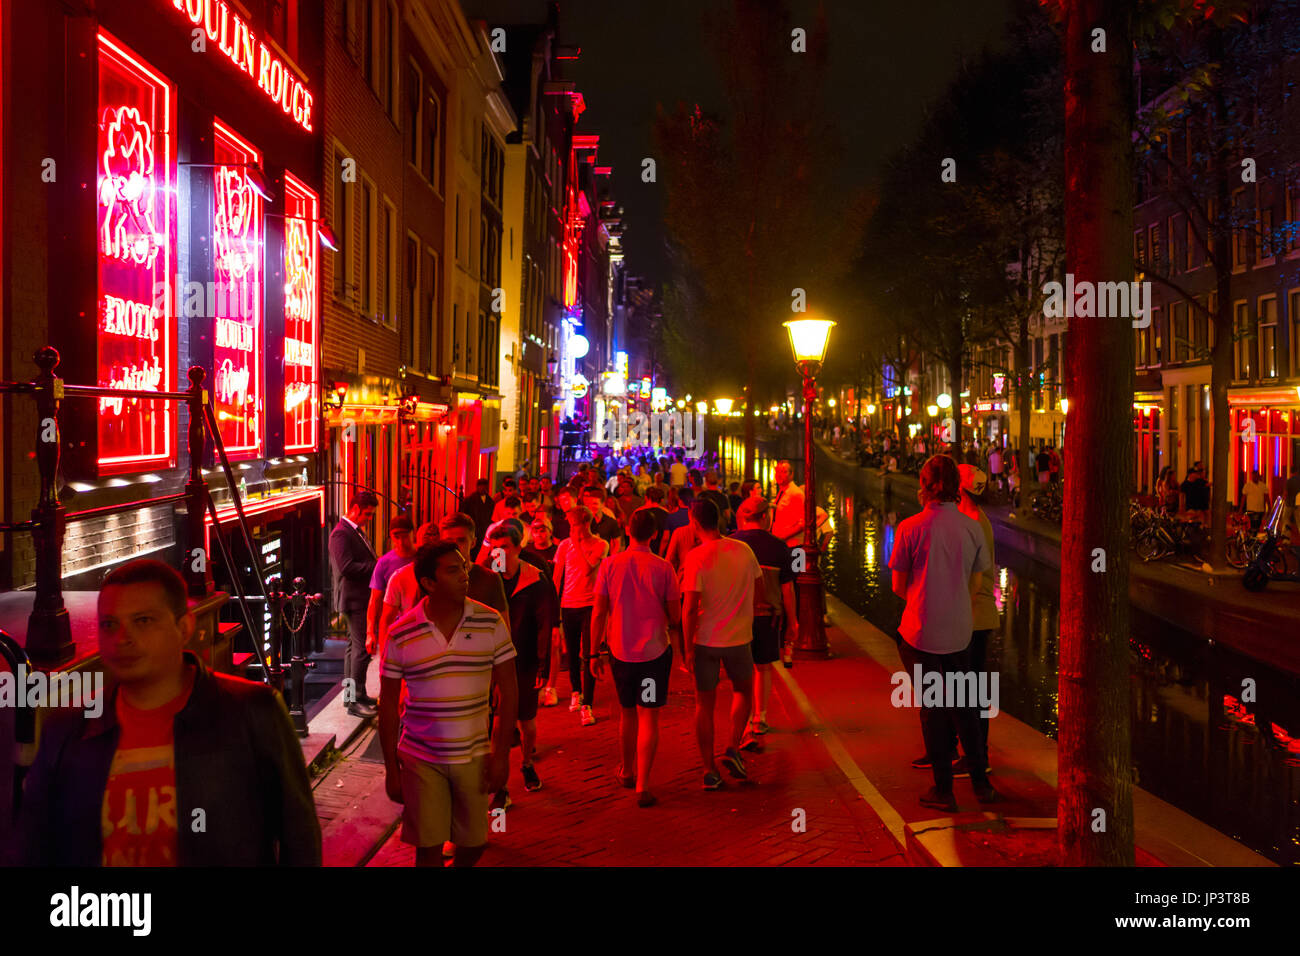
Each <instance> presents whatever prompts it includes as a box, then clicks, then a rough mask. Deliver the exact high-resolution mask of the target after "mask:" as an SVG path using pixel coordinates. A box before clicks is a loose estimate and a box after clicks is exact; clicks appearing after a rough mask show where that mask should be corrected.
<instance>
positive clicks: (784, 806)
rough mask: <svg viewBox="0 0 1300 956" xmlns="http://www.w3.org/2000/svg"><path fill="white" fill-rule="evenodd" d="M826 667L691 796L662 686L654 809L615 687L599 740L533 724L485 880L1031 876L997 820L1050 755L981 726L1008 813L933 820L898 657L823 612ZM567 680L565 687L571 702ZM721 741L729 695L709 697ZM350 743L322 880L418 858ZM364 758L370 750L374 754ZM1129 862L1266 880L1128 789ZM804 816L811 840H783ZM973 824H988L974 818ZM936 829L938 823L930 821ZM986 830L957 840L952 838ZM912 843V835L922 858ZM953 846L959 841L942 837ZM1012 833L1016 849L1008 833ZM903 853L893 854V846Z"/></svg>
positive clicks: (683, 698) (1050, 806) (1027, 738)
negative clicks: (690, 873) (699, 874)
mask: <svg viewBox="0 0 1300 956" xmlns="http://www.w3.org/2000/svg"><path fill="white" fill-rule="evenodd" d="M830 603H831V605H832V613H833V615H834V617H835V620H836V622H837V626H836V627H834V628H832V629H831V630H830V639H831V646H832V649H833V651H834V653H835V656H834V657H833V658H831V659H830V660H824V661H803V660H801V661H799V662H798V663H797V664H796V666H795V667H794V669H793V670H790V671H782V670H779V669H778V672H777V679H776V680H775V682H774V692H773V699H772V704H771V707H770V708H769V713H768V722H769V723H770V724H771V726H772V732H771V733H770V734H768V735H767V737H766V745H767V752H766V753H764V754H761V755H755V756H752V757H750V758H749V759H748V761H747V762H748V765H749V768H750V775H751V782H749V783H745V784H738V783H736V782H734V781H731V780H730V779H728V781H727V788H726V789H725V790H722V791H719V792H708V791H705V790H703V789H702V788H701V786H700V783H701V778H702V770H701V767H700V766H699V758H698V756H697V753H696V747H695V741H694V732H693V700H692V696H691V694H690V692H689V685H688V681H689V678H688V677H687V676H686V675H685V674H683V673H682V672H681V671H680V670H675V671H674V673H673V688H672V690H671V694H670V700H669V703H668V704H667V706H666V707H665V708H664V712H663V723H662V729H661V739H660V748H659V758H658V760H657V762H656V766H655V781H654V786H653V788H652V789H653V790H654V792H655V794H656V795H657V796H658V797H659V801H660V802H659V804H658V805H657V806H655V807H651V808H647V809H641V808H639V807H638V806H636V803H635V798H634V796H633V794H632V792H631V791H629V790H624V789H622V788H621V787H620V785H619V784H618V782H617V780H616V779H615V777H614V770H615V768H616V766H617V764H618V757H617V745H616V735H617V727H618V723H617V719H616V718H615V719H611V717H610V703H611V699H612V694H613V687H612V685H611V684H610V683H609V682H608V681H605V682H602V683H601V684H600V685H598V689H597V705H596V713H597V717H598V718H599V722H598V723H597V724H596V726H594V727H582V726H581V725H580V724H579V721H578V715H577V714H576V713H570V712H569V710H568V706H567V700H566V701H565V703H563V704H561V706H559V707H553V708H542V709H541V710H540V711H539V714H538V725H539V736H540V751H541V752H540V756H539V759H538V761H537V769H538V772H539V773H540V774H541V776H542V780H543V783H544V787H543V789H542V790H540V791H538V792H536V793H528V792H526V791H525V790H524V789H523V785H522V781H521V780H520V778H519V775H518V763H517V760H518V756H517V752H516V754H515V755H514V757H515V761H516V762H515V763H514V765H513V766H512V777H511V780H510V793H511V797H512V798H513V800H514V803H513V804H512V806H511V807H510V809H509V810H508V811H507V812H506V816H505V832H504V833H493V834H491V835H490V837H489V850H488V852H487V853H485V854H484V856H483V859H482V862H481V863H480V865H482V866H538V865H541V866H546V865H550V866H571V865H572V866H602V865H606V866H607V865H622V866H638V865H640V866H672V865H691V866H726V865H732V866H745V865H749V866H774V865H783V864H789V865H795V866H802V865H844V866H864V865H865V866H872V865H875V866H899V865H907V863H908V862H913V863H916V862H922V861H926V862H936V861H938V862H942V863H943V864H944V865H953V864H961V865H999V864H1008V863H1009V864H1015V863H1031V864H1041V863H1045V862H1048V861H1047V860H1045V859H1043V858H1042V857H1041V854H1042V853H1043V852H1044V850H1045V848H1047V847H1050V844H1051V843H1052V842H1053V840H1052V837H1051V836H1050V831H1048V832H1044V831H1042V830H1039V831H1038V832H1037V833H1036V834H1034V833H1031V832H1030V831H1027V830H1025V829H1019V830H1017V831H1015V833H1009V832H1007V831H1006V828H1005V827H1004V826H1002V824H1001V822H1000V821H997V820H995V819H994V818H995V817H1001V818H1004V819H1007V820H1011V821H1015V822H1017V825H1029V821H1031V820H1039V821H1042V820H1044V819H1050V818H1052V817H1054V816H1055V812H1056V795H1055V778H1056V749H1055V744H1054V743H1053V741H1051V740H1050V739H1048V738H1046V737H1043V736H1042V735H1041V734H1039V733H1037V732H1036V731H1034V730H1033V729H1032V728H1029V727H1027V726H1025V725H1024V724H1022V723H1020V722H1019V721H1016V720H1015V719H1014V718H1011V717H1009V716H1007V715H1005V714H1002V715H999V716H998V717H996V718H995V719H994V720H993V723H992V728H991V730H990V761H991V763H992V765H993V767H994V775H993V778H992V779H993V782H994V784H995V786H996V787H997V788H998V790H999V791H1000V792H1001V793H1002V794H1003V795H1004V797H1005V798H1006V799H1005V800H1004V802H1002V803H999V804H997V805H995V806H991V807H982V806H980V805H979V804H978V803H976V801H975V800H974V797H973V795H972V792H971V788H970V782H969V780H958V781H956V787H955V789H956V796H957V802H958V804H959V807H960V813H959V814H958V816H956V817H954V818H940V817H941V815H940V814H939V813H938V812H937V811H934V810H929V809H926V808H924V807H922V806H920V804H919V802H918V797H919V796H920V795H921V793H922V792H924V790H925V789H926V788H927V787H929V786H930V785H931V783H932V780H931V777H930V774H929V773H928V772H921V771H917V770H914V769H912V767H911V760H912V758H913V757H915V756H916V755H917V754H918V753H920V752H921V751H922V750H923V749H924V748H923V745H922V743H921V734H920V727H919V721H918V719H917V714H916V712H915V711H914V710H912V709H910V708H898V707H894V706H893V705H892V704H891V702H890V697H891V693H892V691H893V689H894V688H893V686H892V685H891V682H890V675H891V674H893V673H894V672H895V671H897V670H898V669H899V667H900V664H899V662H898V656H897V650H896V648H895V646H894V643H893V641H892V640H891V639H890V638H889V637H887V636H886V635H885V634H883V633H882V632H881V631H879V630H877V629H876V628H874V627H872V626H871V625H870V624H867V623H866V622H865V621H863V620H861V619H860V618H858V617H857V616H856V615H855V614H853V612H852V611H850V610H849V609H848V608H847V607H845V606H844V605H843V604H841V603H840V602H838V601H835V600H834V599H831V601H830ZM567 683H568V682H567V678H561V685H562V687H567ZM718 697H719V705H718V711H717V721H716V724H717V735H718V740H719V741H721V740H723V739H724V726H723V723H724V719H725V717H724V715H725V714H726V707H727V706H728V705H729V704H730V697H731V695H730V688H729V686H728V685H727V684H726V683H725V682H724V683H723V684H722V685H721V686H720V687H719V693H718ZM364 749H366V741H363V742H362V746H361V747H359V748H358V749H357V750H356V751H355V753H354V755H353V756H351V757H348V758H345V759H344V760H343V761H341V762H340V763H339V764H338V765H336V766H335V767H334V768H333V769H332V770H330V771H329V772H328V773H327V774H326V775H325V777H324V778H323V779H321V780H320V781H319V782H318V785H317V788H316V795H317V805H318V809H319V811H320V813H321V817H322V823H323V827H324V835H325V862H326V865H343V866H355V865H358V864H364V865H370V866H410V865H411V864H412V862H413V851H412V850H411V848H410V847H408V846H406V845H404V844H402V843H401V842H400V840H399V838H398V833H397V831H396V828H395V824H396V821H397V819H398V816H399V812H400V808H398V807H397V806H396V805H395V804H393V803H391V802H390V801H389V800H388V798H387V797H386V796H385V795H384V792H383V782H382V767H381V765H380V764H378V763H371V762H366V761H362V760H359V759H358V758H357V756H356V755H357V754H360V753H361V752H362V750H364ZM371 753H372V756H373V755H374V750H373V749H372V750H371ZM1134 805H1135V816H1136V822H1137V833H1138V844H1139V847H1140V849H1139V861H1140V862H1142V863H1146V864H1148V865H1149V864H1153V863H1156V862H1157V861H1163V862H1165V863H1170V864H1173V865H1207V864H1209V865H1269V864H1268V861H1266V860H1264V859H1263V858H1262V857H1259V856H1257V855H1256V854H1253V853H1251V852H1250V851H1249V850H1247V849H1245V848H1244V847H1242V846H1241V845H1240V844H1237V843H1236V842H1235V841H1232V840H1230V839H1229V838H1228V837H1225V836H1223V835H1222V834H1219V833H1217V832H1216V831H1214V830H1211V829H1210V828H1209V827H1206V826H1205V825H1203V824H1201V823H1199V822H1198V821H1196V820H1194V819H1192V818H1191V817H1189V816H1187V815H1186V814H1183V813H1181V812H1180V811H1178V810H1176V809H1174V808H1173V807H1170V806H1169V805H1167V804H1164V803H1162V802H1161V801H1159V800H1157V799H1156V798H1154V797H1153V796H1151V795H1150V794H1146V793H1144V792H1143V791H1141V790H1137V791H1135V796H1134ZM799 810H802V811H804V817H803V819H806V832H797V831H796V827H795V826H794V825H793V824H794V823H795V822H796V819H799V815H798V814H797V811H799ZM986 810H991V811H994V813H988V814H986V813H985V811H986ZM937 818H939V819H937ZM954 826H955V827H958V828H970V827H975V828H977V829H979V830H981V831H983V830H989V828H990V827H992V829H993V830H999V829H1000V830H1001V831H1002V832H1001V833H1000V834H993V833H990V834H985V833H983V832H980V833H973V834H968V835H962V834H960V833H957V831H955V830H954V829H953V828H954ZM912 831H917V832H920V833H921V834H922V836H921V842H923V843H924V844H925V848H926V852H925V853H921V852H917V849H918V847H917V845H916V842H915V836H914V834H913V832H912ZM955 833H957V835H956V837H955V838H954V834H955ZM1017 833H1018V834H1020V835H1019V836H1017V835H1016V834H1017ZM905 843H907V844H909V845H911V847H912V852H911V853H910V854H907V855H905V854H904V851H903V846H904V844H905Z"/></svg>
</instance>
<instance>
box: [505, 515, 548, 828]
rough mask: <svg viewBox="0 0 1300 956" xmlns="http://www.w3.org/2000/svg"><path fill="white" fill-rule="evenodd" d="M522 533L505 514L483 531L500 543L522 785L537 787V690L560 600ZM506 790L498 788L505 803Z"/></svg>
mask: <svg viewBox="0 0 1300 956" xmlns="http://www.w3.org/2000/svg"><path fill="white" fill-rule="evenodd" d="M522 541H523V536H522V535H521V534H520V532H519V528H518V526H516V525H515V524H514V523H513V522H511V521H509V520H506V521H502V522H501V523H500V524H497V525H494V526H493V528H492V530H491V531H490V532H489V533H488V544H489V545H491V547H492V549H493V552H494V553H496V551H497V549H498V548H499V549H500V552H499V553H500V555H501V557H502V559H503V563H504V569H503V570H502V571H501V572H500V574H499V577H500V578H501V583H502V584H503V585H504V587H505V593H506V601H507V602H508V603H509V611H508V613H507V615H506V618H507V620H508V621H509V623H510V640H511V641H512V642H513V643H514V645H515V653H516V654H517V655H518V656H517V657H516V659H515V676H516V678H517V680H518V684H519V711H518V715H517V716H518V720H519V732H520V749H521V751H522V753H523V759H522V766H521V767H520V773H521V774H522V775H523V778H524V789H525V790H540V789H541V788H542V781H541V778H540V777H538V775H537V771H536V770H535V769H534V768H533V754H534V753H535V752H536V750H537V693H538V691H540V690H541V689H542V688H543V687H545V686H546V678H547V677H548V676H550V668H551V631H552V630H553V629H554V628H556V627H558V626H559V623H560V600H559V598H558V597H557V596H556V594H555V587H554V586H553V585H552V584H551V581H550V579H549V578H548V577H547V576H546V575H545V574H542V573H540V572H539V571H538V570H537V568H536V567H535V566H533V565H531V564H529V563H528V562H527V561H525V560H523V557H522V553H523V549H522V547H521V542H522ZM504 796H505V793H504V791H502V793H501V794H498V798H499V804H500V805H504V803H505V801H504Z"/></svg>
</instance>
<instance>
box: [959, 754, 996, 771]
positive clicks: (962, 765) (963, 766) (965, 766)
mask: <svg viewBox="0 0 1300 956" xmlns="http://www.w3.org/2000/svg"><path fill="white" fill-rule="evenodd" d="M984 772H985V773H992V772H993V768H992V767H985V768H984ZM952 775H953V776H954V777H969V776H970V764H969V763H967V762H966V755H965V754H962V755H961V756H960V757H958V758H957V759H956V760H954V761H953V762H952Z"/></svg>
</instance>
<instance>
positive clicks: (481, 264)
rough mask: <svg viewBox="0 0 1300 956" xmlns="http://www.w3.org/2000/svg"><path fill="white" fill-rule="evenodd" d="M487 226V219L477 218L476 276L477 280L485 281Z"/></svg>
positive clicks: (486, 268) (486, 273) (486, 279)
mask: <svg viewBox="0 0 1300 956" xmlns="http://www.w3.org/2000/svg"><path fill="white" fill-rule="evenodd" d="M487 241H488V227H487V219H485V218H482V217H480V218H479V233H478V277H479V281H480V282H483V283H486V282H487V281H488V248H487Z"/></svg>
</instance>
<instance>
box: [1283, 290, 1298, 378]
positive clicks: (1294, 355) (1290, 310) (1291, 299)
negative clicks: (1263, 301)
mask: <svg viewBox="0 0 1300 956" xmlns="http://www.w3.org/2000/svg"><path fill="white" fill-rule="evenodd" d="M1286 312H1287V315H1288V316H1290V317H1291V375H1292V376H1296V375H1300V289H1292V290H1291V291H1290V292H1288V293H1287V295H1286Z"/></svg>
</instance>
